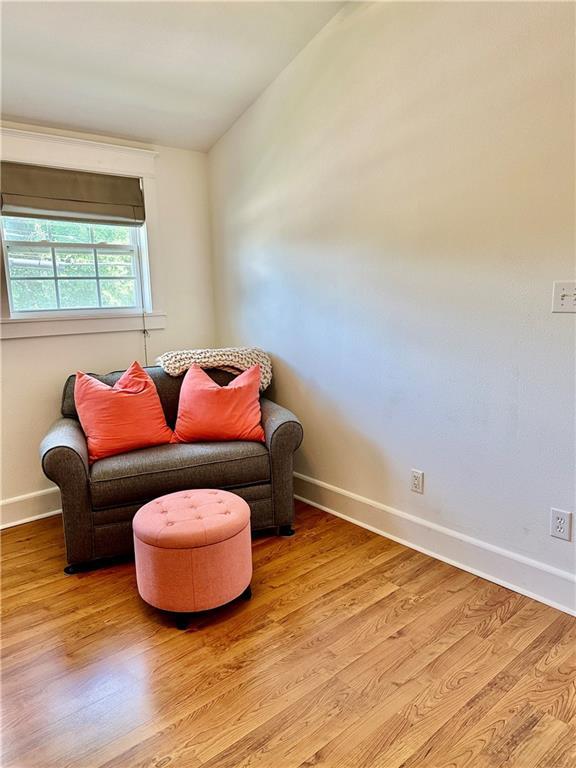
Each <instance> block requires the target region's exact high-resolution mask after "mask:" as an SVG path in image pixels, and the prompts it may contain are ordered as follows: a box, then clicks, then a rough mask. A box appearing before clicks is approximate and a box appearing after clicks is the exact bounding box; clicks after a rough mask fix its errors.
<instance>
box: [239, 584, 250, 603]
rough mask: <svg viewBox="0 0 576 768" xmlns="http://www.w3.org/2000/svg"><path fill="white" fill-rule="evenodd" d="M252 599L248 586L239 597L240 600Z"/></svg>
mask: <svg viewBox="0 0 576 768" xmlns="http://www.w3.org/2000/svg"><path fill="white" fill-rule="evenodd" d="M251 599H252V587H251V586H250V584H248V586H247V587H246V589H245V590H244V592H242V594H241V595H240V600H251Z"/></svg>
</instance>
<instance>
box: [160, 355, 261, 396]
mask: <svg viewBox="0 0 576 768" xmlns="http://www.w3.org/2000/svg"><path fill="white" fill-rule="evenodd" d="M157 362H158V365H161V366H162V368H163V369H164V370H165V371H166V373H167V374H168V375H169V376H180V375H181V374H182V373H184V371H187V370H188V368H190V366H191V365H193V364H194V363H196V365H199V366H200V368H221V369H222V370H224V371H230V372H231V373H239V372H241V371H247V370H248V368H251V367H252V366H253V365H259V366H260V391H261V392H263V391H264V390H265V389H267V388H268V387H269V386H270V382H271V381H272V361H271V360H270V356H269V355H268V354H267V353H266V352H264V350H263V349H258V347H225V348H223V349H183V350H179V351H176V352H165V353H164V354H163V355H160V357H159V358H158V361H157Z"/></svg>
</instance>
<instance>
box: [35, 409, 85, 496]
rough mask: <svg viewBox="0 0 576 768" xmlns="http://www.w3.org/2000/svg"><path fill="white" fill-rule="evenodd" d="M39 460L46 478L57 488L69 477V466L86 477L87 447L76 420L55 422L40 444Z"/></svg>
mask: <svg viewBox="0 0 576 768" xmlns="http://www.w3.org/2000/svg"><path fill="white" fill-rule="evenodd" d="M40 458H41V460H42V469H43V470H44V474H45V475H46V477H48V478H49V479H50V480H53V481H54V482H55V483H56V484H57V485H59V486H60V485H62V484H63V483H64V482H65V480H66V478H67V477H69V476H70V467H71V465H76V466H75V469H76V471H77V472H78V471H79V472H80V473H81V472H82V470H83V471H84V474H85V475H86V477H88V475H89V464H88V446H87V444H86V437H85V435H84V432H83V431H82V427H81V426H80V423H79V422H78V421H76V419H58V420H57V421H55V422H54V424H52V426H51V427H50V429H49V430H48V433H47V435H46V437H45V438H44V440H42V442H41V444H40Z"/></svg>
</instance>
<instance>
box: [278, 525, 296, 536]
mask: <svg viewBox="0 0 576 768" xmlns="http://www.w3.org/2000/svg"><path fill="white" fill-rule="evenodd" d="M295 533H296V531H295V530H294V528H292V526H291V525H281V526H280V527H279V528H278V535H279V536H294V534H295Z"/></svg>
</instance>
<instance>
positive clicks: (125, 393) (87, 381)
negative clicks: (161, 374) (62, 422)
mask: <svg viewBox="0 0 576 768" xmlns="http://www.w3.org/2000/svg"><path fill="white" fill-rule="evenodd" d="M74 400H75V402H76V410H77V411H78V417H79V419H80V424H82V429H83V430H84V434H85V435H86V439H87V441H88V457H89V459H90V461H91V462H93V461H98V459H104V458H106V456H114V455H115V454H117V453H125V452H126V451H133V450H135V449H136V448H148V447H150V446H152V445H161V444H162V443H169V442H171V440H172V430H171V429H170V427H169V426H168V424H166V417H165V416H164V411H163V410H162V404H161V403H160V397H159V396H158V391H157V389H156V385H155V384H154V382H153V381H152V379H151V378H150V376H148V374H147V373H146V371H145V370H144V369H143V368H142V366H141V365H139V364H138V363H136V362H134V363H132V365H131V366H130V368H128V370H127V371H124V373H123V374H122V376H121V377H120V378H119V379H118V381H117V382H116V384H114V386H113V387H110V386H108V384H104V383H103V382H101V381H98V379H95V378H93V377H92V376H88V374H86V373H82V371H78V373H77V374H76V384H75V386H74Z"/></svg>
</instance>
